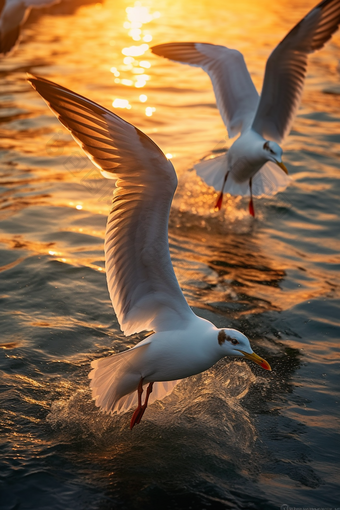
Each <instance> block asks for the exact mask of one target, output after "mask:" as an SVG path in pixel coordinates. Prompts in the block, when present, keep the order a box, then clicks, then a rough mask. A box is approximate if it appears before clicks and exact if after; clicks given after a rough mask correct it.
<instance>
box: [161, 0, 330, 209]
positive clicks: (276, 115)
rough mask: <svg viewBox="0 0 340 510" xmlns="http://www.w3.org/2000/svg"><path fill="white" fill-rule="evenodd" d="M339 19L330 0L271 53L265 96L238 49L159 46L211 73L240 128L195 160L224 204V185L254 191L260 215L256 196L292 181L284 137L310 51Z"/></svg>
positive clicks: (229, 119)
mask: <svg viewBox="0 0 340 510" xmlns="http://www.w3.org/2000/svg"><path fill="white" fill-rule="evenodd" d="M339 23H340V1H339V0H323V1H322V2H320V3H319V4H318V5H317V6H316V7H314V9H312V10H311V11H310V12H309V13H308V14H307V16H305V17H304V18H303V19H302V20H301V21H300V22H299V23H298V24H297V25H296V26H295V27H294V28H293V29H292V30H291V31H290V32H289V33H288V34H287V35H286V37H285V38H284V39H283V40H282V41H281V42H280V43H279V44H278V46H277V47H276V48H275V49H274V51H273V52H272V53H271V55H270V57H269V58H268V61H267V64H266V71H265V76H264V81H263V87H262V93H261V96H260V97H259V95H258V93H257V91H256V89H255V86H254V84H253V81H252V79H251V77H250V74H249V72H248V69H247V67H246V64H245V61H244V58H243V55H242V53H240V52H239V51H237V50H234V49H230V48H226V47H225V46H217V45H214V44H206V43H194V42H182V43H166V44H160V45H157V46H153V47H152V48H151V51H152V52H153V53H155V54H156V55H160V56H162V57H166V58H168V59H170V60H174V61H176V62H181V63H183V64H189V65H192V66H196V67H201V68H202V69H203V70H204V71H205V72H206V73H208V75H209V77H210V79H211V81H212V84H213V88H214V92H215V97H216V102H217V107H218V109H219V111H220V114H221V116H222V119H223V122H224V124H225V126H226V128H227V131H228V134H229V137H230V138H233V137H234V136H236V135H237V134H239V133H240V136H239V138H237V139H236V141H235V142H234V143H233V144H232V146H231V147H230V149H229V151H228V152H227V153H226V154H223V155H222V156H219V157H217V158H215V159H208V160H205V161H202V162H200V163H198V164H197V165H195V170H196V172H197V174H198V175H199V176H200V177H201V178H202V179H203V181H205V182H206V183H207V184H208V185H209V186H213V187H214V188H215V190H217V191H219V190H221V191H220V194H219V196H218V199H217V202H216V205H215V209H216V210H220V209H221V207H222V200H223V192H225V193H229V194H231V195H250V201H249V212H250V214H251V215H252V216H255V210H254V204H253V196H257V197H260V196H271V195H274V194H276V193H277V192H278V191H281V190H283V189H285V188H286V187H287V185H288V183H289V177H288V171H287V169H286V167H285V165H284V164H283V163H282V149H281V147H280V145H279V144H280V143H281V142H282V140H283V139H284V137H285V136H286V135H287V134H288V133H289V132H290V129H291V126H292V122H293V120H294V116H295V114H296V111H297V109H298V106H299V104H300V100H301V95H302V90H303V84H304V79H305V76H306V71H307V60H308V55H309V53H313V52H314V51H315V50H318V49H320V48H322V47H323V45H324V44H325V43H326V42H327V41H328V40H329V39H330V37H331V36H332V34H333V33H334V32H335V31H336V30H337V28H338V26H339Z"/></svg>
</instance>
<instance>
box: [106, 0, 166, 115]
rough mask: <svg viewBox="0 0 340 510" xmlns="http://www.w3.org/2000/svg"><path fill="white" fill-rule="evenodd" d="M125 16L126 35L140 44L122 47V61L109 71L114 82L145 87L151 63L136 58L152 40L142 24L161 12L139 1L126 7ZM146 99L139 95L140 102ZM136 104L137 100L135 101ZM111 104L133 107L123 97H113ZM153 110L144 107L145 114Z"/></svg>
mask: <svg viewBox="0 0 340 510" xmlns="http://www.w3.org/2000/svg"><path fill="white" fill-rule="evenodd" d="M126 16H127V21H124V23H123V27H124V28H125V29H126V30H128V36H129V37H131V39H132V40H133V41H141V44H139V45H136V44H132V45H131V46H127V47H124V48H122V50H121V53H122V55H124V58H123V62H122V63H121V64H120V65H119V64H118V65H117V66H115V67H111V69H110V71H111V73H112V74H113V75H114V76H115V80H114V81H115V83H117V84H118V83H119V84H121V85H125V86H126V87H135V88H137V89H139V88H143V87H145V86H146V84H147V82H148V81H149V80H150V76H149V75H148V74H146V73H145V70H146V69H150V67H151V63H150V62H149V61H148V60H146V59H145V58H144V59H143V60H139V59H138V57H142V56H143V55H144V54H145V53H146V51H148V49H149V45H148V44H147V43H149V42H151V41H152V35H151V33H150V30H147V29H144V28H143V25H145V24H147V23H150V22H151V21H153V20H155V19H157V18H159V17H160V16H161V14H160V12H158V11H154V12H150V9H149V7H147V6H143V5H142V4H141V2H135V4H134V5H133V6H130V7H127V8H126ZM147 100H148V98H147V96H146V95H145V94H142V95H140V96H139V101H140V102H142V103H145V102H146V101H147ZM137 105H138V102H136V106H137ZM112 106H113V107H114V108H126V109H131V108H133V105H131V104H130V102H129V101H128V100H127V99H123V98H115V99H114V101H113V102H112ZM155 111H156V108H154V107H152V106H148V107H146V108H145V115H146V116H147V117H151V116H152V114H153V113H154V112H155Z"/></svg>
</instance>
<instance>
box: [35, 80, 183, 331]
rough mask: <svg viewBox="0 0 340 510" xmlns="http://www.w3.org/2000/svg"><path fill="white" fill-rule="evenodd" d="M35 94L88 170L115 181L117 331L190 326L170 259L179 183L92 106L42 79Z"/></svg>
mask: <svg viewBox="0 0 340 510" xmlns="http://www.w3.org/2000/svg"><path fill="white" fill-rule="evenodd" d="M29 81H30V82H31V84H32V85H33V87H34V88H35V89H36V90H37V91H38V92H39V94H40V95H41V96H42V97H43V99H44V100H45V101H46V103H47V104H48V106H49V107H50V109H51V110H52V111H53V113H55V115H56V116H57V117H58V119H59V120H60V122H61V123H62V124H63V125H64V126H65V127H66V128H67V129H68V130H69V131H70V132H71V134H72V136H73V138H74V139H75V140H76V142H78V144H79V145H80V146H81V147H82V148H83V149H84V151H85V152H86V154H87V155H88V156H89V158H90V159H91V160H92V161H93V162H94V164H95V165H96V166H97V167H98V168H99V169H100V170H101V171H102V172H103V173H104V174H106V175H108V174H112V176H113V177H114V178H117V179H118V180H117V183H116V186H117V187H116V190H115V192H114V195H113V206H112V210H111V213H110V215H109V217H108V222H107V228H106V237H105V261H106V274H107V283H108V288H109V292H110V297H111V300H112V304H113V307H114V309H115V312H116V315H117V318H118V321H119V323H120V326H121V329H122V331H123V332H124V333H125V334H126V335H130V334H132V333H135V332H139V331H142V330H151V329H153V330H154V331H162V330H173V329H177V328H178V327H179V324H180V325H181V323H182V324H183V322H186V321H187V320H189V319H190V317H191V316H192V314H193V312H192V311H191V310H190V308H189V306H188V304H187V302H186V300H185V298H184V296H183V294H182V291H181V289H180V287H179V285H178V282H177V279H176V276H175V273H174V270H173V267H172V263H171V259H170V253H169V243H168V219H169V212H170V206H171V202H172V197H173V194H174V192H175V189H176V186H177V177H176V173H175V171H174V168H173V166H172V163H171V162H170V161H168V160H167V159H166V157H165V156H164V154H163V153H162V151H161V150H160V149H159V147H157V145H156V144H155V143H154V142H153V141H152V140H151V139H150V138H149V137H148V136H146V135H145V134H144V133H142V132H141V131H139V130H138V129H137V128H135V127H134V126H132V125H131V124H129V123H128V122H125V121H124V120H123V119H121V118H120V117H118V116H117V115H115V114H114V113H112V112H110V111H109V110H106V109H105V108H103V107H101V106H99V105H98V104H96V103H94V102H92V101H90V100H88V99H86V98H84V97H82V96H80V95H78V94H75V93H74V92H71V91H70V90H68V89H65V88H64V87H61V86H59V85H57V84H55V83H52V82H50V81H48V80H45V79H42V78H35V77H30V79H29Z"/></svg>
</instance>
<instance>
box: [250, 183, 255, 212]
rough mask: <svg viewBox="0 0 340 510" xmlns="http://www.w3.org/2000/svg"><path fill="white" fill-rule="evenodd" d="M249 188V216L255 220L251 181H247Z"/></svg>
mask: <svg viewBox="0 0 340 510" xmlns="http://www.w3.org/2000/svg"><path fill="white" fill-rule="evenodd" d="M249 187H250V200H249V214H251V215H252V216H253V217H254V218H255V209H254V202H253V190H252V182H251V179H249Z"/></svg>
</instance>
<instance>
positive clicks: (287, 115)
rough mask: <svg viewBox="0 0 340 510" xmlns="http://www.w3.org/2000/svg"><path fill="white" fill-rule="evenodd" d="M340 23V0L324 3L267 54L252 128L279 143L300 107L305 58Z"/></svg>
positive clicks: (305, 66)
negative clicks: (259, 97)
mask: <svg viewBox="0 0 340 510" xmlns="http://www.w3.org/2000/svg"><path fill="white" fill-rule="evenodd" d="M339 23H340V1H339V0H324V1H322V2H320V3H319V4H318V5H317V6H316V7H314V9H312V10H311V11H310V12H309V13H308V14H307V16H305V17H304V18H303V19H302V20H301V21H300V22H299V23H298V24H297V25H296V26H295V27H294V28H293V29H292V30H291V31H290V32H289V33H288V34H287V36H286V37H285V38H284V39H283V40H282V41H281V42H280V44H279V45H278V46H277V47H276V48H275V50H274V51H273V52H272V54H271V55H270V57H269V59H268V62H267V65H266V72H265V77H264V82H263V89H262V93H261V99H260V104H259V107H258V110H257V112H256V116H255V119H254V123H253V126H252V127H253V129H254V130H255V131H257V132H258V133H259V134H261V135H262V136H263V137H264V138H266V139H271V140H275V141H276V142H278V143H280V142H281V141H282V140H283V138H284V137H285V135H287V134H288V133H289V131H290V129H291V125H292V122H293V119H294V116H295V113H296V110H297V108H298V106H299V104H300V100H301V95H302V90H303V85H304V80H305V76H306V70H307V60H308V55H309V54H310V53H313V52H314V51H316V50H318V49H320V48H322V47H323V45H324V44H325V43H326V42H327V41H328V40H329V39H330V37H331V36H332V34H333V33H334V32H335V31H336V30H337V28H338V26H339Z"/></svg>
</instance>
